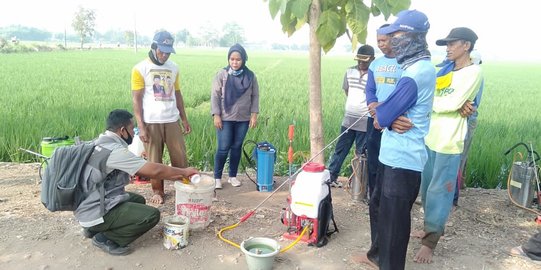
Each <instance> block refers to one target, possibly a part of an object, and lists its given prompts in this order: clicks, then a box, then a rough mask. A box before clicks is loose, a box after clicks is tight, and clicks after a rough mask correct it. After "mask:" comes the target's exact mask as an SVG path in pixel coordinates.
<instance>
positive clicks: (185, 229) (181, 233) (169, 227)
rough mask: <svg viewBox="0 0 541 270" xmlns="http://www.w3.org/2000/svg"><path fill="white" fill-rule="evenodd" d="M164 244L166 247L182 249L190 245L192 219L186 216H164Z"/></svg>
mask: <svg viewBox="0 0 541 270" xmlns="http://www.w3.org/2000/svg"><path fill="white" fill-rule="evenodd" d="M163 222H164V227H163V246H164V247H165V248H166V249H181V248H184V247H186V246H187V245H188V236H189V225H190V220H189V219H188V218H187V217H185V216H169V217H166V218H164V220H163Z"/></svg>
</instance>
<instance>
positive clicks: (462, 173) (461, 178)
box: [453, 118, 477, 206]
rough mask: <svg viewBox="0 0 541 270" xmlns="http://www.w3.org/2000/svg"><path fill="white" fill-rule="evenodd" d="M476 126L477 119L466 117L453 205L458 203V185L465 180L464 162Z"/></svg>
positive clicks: (466, 158)
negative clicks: (466, 130) (465, 129)
mask: <svg viewBox="0 0 541 270" xmlns="http://www.w3.org/2000/svg"><path fill="white" fill-rule="evenodd" d="M476 128H477V119H475V118H474V119H470V118H468V132H466V138H465V139H464V150H462V155H461V156H460V166H459V167H458V178H457V181H456V189H455V196H454V198H453V205H455V206H457V205H458V197H459V196H460V186H461V185H462V183H463V182H464V180H466V162H467V161H468V153H469V152H470V147H471V142H472V139H473V133H474V132H475V129H476Z"/></svg>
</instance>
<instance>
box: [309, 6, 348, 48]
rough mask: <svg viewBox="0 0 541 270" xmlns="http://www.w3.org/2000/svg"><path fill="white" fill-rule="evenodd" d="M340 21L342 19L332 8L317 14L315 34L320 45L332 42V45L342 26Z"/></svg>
mask: <svg viewBox="0 0 541 270" xmlns="http://www.w3.org/2000/svg"><path fill="white" fill-rule="evenodd" d="M341 22H342V20H341V18H340V15H339V14H338V13H337V12H335V11H333V10H326V11H323V12H321V14H320V15H319V23H318V27H317V30H316V35H317V38H318V40H319V42H320V43H321V45H322V47H323V46H324V44H327V45H328V44H330V43H332V44H333V45H334V41H335V40H336V38H337V37H338V33H340V31H341V28H342V27H343V26H341ZM331 48H332V47H331Z"/></svg>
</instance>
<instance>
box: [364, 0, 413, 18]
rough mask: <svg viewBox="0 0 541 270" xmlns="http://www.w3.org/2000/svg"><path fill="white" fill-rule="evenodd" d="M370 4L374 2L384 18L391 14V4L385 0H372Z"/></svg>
mask: <svg viewBox="0 0 541 270" xmlns="http://www.w3.org/2000/svg"><path fill="white" fill-rule="evenodd" d="M407 1H409V0H407ZM372 4H374V5H375V6H376V7H377V8H378V9H379V11H381V13H382V14H383V17H384V18H385V20H387V19H389V16H391V5H389V3H388V2H387V0H373V1H372Z"/></svg>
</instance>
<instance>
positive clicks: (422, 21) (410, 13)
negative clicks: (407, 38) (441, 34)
mask: <svg viewBox="0 0 541 270" xmlns="http://www.w3.org/2000/svg"><path fill="white" fill-rule="evenodd" d="M396 17H397V18H396V20H395V21H394V22H393V23H391V24H390V25H389V26H386V27H382V28H380V29H378V30H377V33H378V35H388V34H391V33H394V32H397V31H404V32H416V33H422V32H428V29H429V28H430V23H429V22H428V17H426V15H425V14H424V13H422V12H420V11H418V10H415V9H414V10H402V11H400V12H398V14H396Z"/></svg>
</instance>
